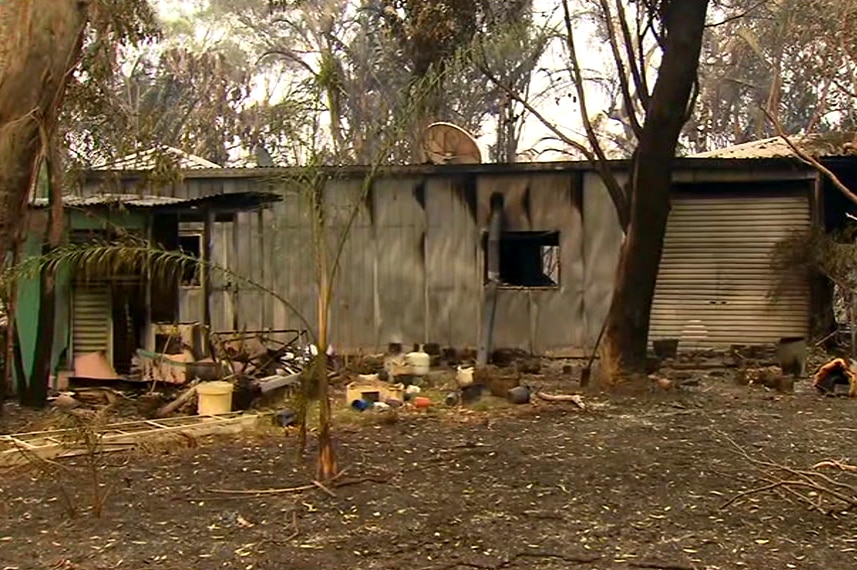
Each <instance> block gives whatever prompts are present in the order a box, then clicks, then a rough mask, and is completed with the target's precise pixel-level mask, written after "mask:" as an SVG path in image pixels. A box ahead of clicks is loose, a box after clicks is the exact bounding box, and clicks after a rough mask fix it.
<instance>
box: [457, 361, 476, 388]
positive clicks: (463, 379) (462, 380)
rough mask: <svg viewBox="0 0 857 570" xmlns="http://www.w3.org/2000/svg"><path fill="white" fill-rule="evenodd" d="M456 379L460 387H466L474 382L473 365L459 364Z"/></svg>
mask: <svg viewBox="0 0 857 570" xmlns="http://www.w3.org/2000/svg"><path fill="white" fill-rule="evenodd" d="M455 380H456V381H457V382H458V386H459V387H460V388H466V387H467V386H470V385H471V384H473V367H472V366H467V367H464V366H459V367H458V371H457V373H456V375H455Z"/></svg>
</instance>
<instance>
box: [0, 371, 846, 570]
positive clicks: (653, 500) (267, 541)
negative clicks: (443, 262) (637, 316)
mask: <svg viewBox="0 0 857 570" xmlns="http://www.w3.org/2000/svg"><path fill="white" fill-rule="evenodd" d="M804 384H805V381H804ZM801 388H803V389H800V390H798V393H797V394H794V395H786V396H781V395H775V394H773V393H770V392H767V391H765V390H764V389H761V388H752V387H750V388H748V387H739V386H735V385H734V384H732V383H731V382H729V381H727V380H726V379H715V378H706V379H705V380H704V381H703V382H702V383H701V384H700V386H698V387H696V388H692V389H684V390H674V391H671V392H661V393H658V394H649V395H645V396H639V397H634V398H631V397H624V398H612V399H609V398H604V397H601V398H598V397H595V396H593V397H590V398H589V402H590V404H592V406H591V407H590V409H588V410H586V411H578V410H576V409H574V408H573V407H571V405H570V404H547V403H539V404H535V405H532V406H521V407H517V408H514V409H503V410H494V411H491V412H485V413H466V414H460V415H457V416H456V415H452V416H450V415H432V414H415V415H412V416H408V415H401V416H400V417H399V418H398V421H396V422H395V423H388V424H384V425H380V424H379V425H363V426H360V427H348V428H340V429H339V430H338V432H337V445H338V451H339V458H340V461H341V464H342V465H343V466H344V467H346V468H347V472H346V474H345V475H344V476H343V479H342V481H343V482H344V483H348V484H347V485H343V486H340V487H337V488H336V489H335V490H334V492H335V494H336V496H335V497H331V496H329V495H328V494H326V493H325V492H323V491H322V490H319V489H314V490H308V491H304V492H284V493H278V494H256V495H253V494H241V495H238V494H233V495H228V494H227V495H223V494H216V493H212V492H211V491H212V489H237V490H253V489H270V488H283V487H290V486H297V485H305V484H307V483H308V482H309V481H311V480H312V465H311V463H312V461H304V462H300V461H298V460H297V458H296V456H295V452H294V446H295V438H294V436H292V435H284V434H282V433H270V432H268V433H264V434H255V435H252V436H246V435H245V436H242V437H240V438H237V439H230V440H224V439H223V438H221V439H219V440H217V441H210V442H200V445H199V446H197V447H195V448H190V449H173V450H170V451H168V452H155V451H152V452H150V453H147V454H143V455H135V456H131V457H124V458H120V457H118V456H116V455H113V456H109V457H108V456H105V461H106V462H107V463H111V464H113V465H108V466H104V467H103V468H102V478H103V480H105V481H114V482H116V486H115V489H114V491H113V493H112V494H111V495H110V497H109V499H108V503H107V505H106V507H105V512H104V515H103V517H102V518H100V519H99V518H95V517H93V516H92V515H91V513H85V512H84V513H82V514H81V515H80V516H78V517H77V518H75V519H74V520H69V519H68V518H67V517H66V516H65V515H64V513H63V509H62V507H61V501H60V500H59V499H58V498H57V497H58V489H59V487H58V486H57V485H56V484H55V483H54V482H52V481H51V480H49V479H47V478H46V477H45V476H44V475H38V474H36V473H33V472H23V473H22V472H15V473H5V474H3V480H2V493H0V568H5V569H21V570H23V569H31V568H32V569H46V568H62V569H80V570H84V569H86V570H95V569H107V568H128V569H131V570H139V569H143V568H159V569H177V570H178V569H187V570H191V569H193V570H206V569H215V568H230V569H246V570H250V569H295V570H297V569H317V568H324V569H329V570H336V569H343V570H344V569H399V568H409V569H411V570H423V569H425V570H440V569H464V568H483V569H499V568H510V569H515V568H540V569H563V568H581V569H587V568H593V569H607V568H619V569H621V568H661V569H672V570H683V569H717V568H720V569H727V568H729V569H733V568H749V569H758V568H777V569H780V568H799V569H809V568H818V569H840V568H842V569H844V568H854V567H855V565H857V535H855V534H854V532H853V529H854V522H855V521H854V517H857V514H855V515H842V516H839V517H832V516H825V515H823V514H820V513H817V512H814V511H810V510H808V509H807V508H806V507H802V506H800V505H796V504H792V503H788V502H786V501H785V500H784V499H781V498H778V497H777V496H770V495H765V496H757V497H755V499H754V500H753V501H750V502H745V503H742V504H737V505H734V506H732V507H729V508H728V509H726V510H721V509H720V507H721V506H722V505H723V504H724V502H725V501H726V500H727V499H728V498H729V497H731V496H733V495H734V494H735V493H737V492H739V491H741V490H744V489H747V488H748V487H749V486H753V485H756V484H757V482H756V481H755V480H754V475H753V473H754V470H753V468H752V467H751V466H750V465H748V462H747V461H746V459H744V458H743V457H742V456H741V455H740V454H739V453H736V451H735V448H734V447H733V445H732V444H731V443H730V442H729V440H730V439H731V440H733V441H734V442H736V443H737V444H738V445H740V446H741V447H743V448H744V449H745V450H746V451H747V452H749V453H751V454H754V455H755V454H760V453H764V454H765V455H767V456H768V457H770V458H771V459H773V460H775V461H777V462H782V463H786V464H789V465H795V466H807V465H811V464H813V463H814V462H816V461H818V460H821V459H825V458H834V459H847V458H848V457H849V456H853V454H854V453H855V445H854V434H855V431H857V427H852V422H853V421H854V419H855V418H857V402H855V401H853V400H847V399H830V398H822V397H819V396H817V395H815V394H813V393H811V392H810V391H808V390H807V389H806V387H805V385H804V386H802V387H801ZM69 465H70V467H69V472H68V473H66V474H64V475H62V477H61V478H60V479H59V480H62V481H64V487H65V488H66V489H69V490H71V492H72V493H73V494H74V495H75V497H76V499H75V500H76V503H77V504H78V506H79V507H80V508H81V509H84V510H85V509H86V506H87V504H88V502H87V499H86V496H87V493H88V490H89V489H90V488H91V485H89V483H88V482H87V481H88V473H87V471H86V469H81V470H77V469H75V468H73V464H71V463H69Z"/></svg>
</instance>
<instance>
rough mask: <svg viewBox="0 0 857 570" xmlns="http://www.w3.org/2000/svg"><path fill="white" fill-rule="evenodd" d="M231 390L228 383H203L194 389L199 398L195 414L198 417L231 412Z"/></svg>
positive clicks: (230, 385) (231, 387)
mask: <svg viewBox="0 0 857 570" xmlns="http://www.w3.org/2000/svg"><path fill="white" fill-rule="evenodd" d="M232 390H233V386H232V384H231V383H229V382H203V383H201V384H200V385H198V386H197V387H196V393H197V395H198V396H199V398H198V399H197V404H196V413H197V414H199V415H200V416H216V415H218V414H228V413H229V412H231V411H232Z"/></svg>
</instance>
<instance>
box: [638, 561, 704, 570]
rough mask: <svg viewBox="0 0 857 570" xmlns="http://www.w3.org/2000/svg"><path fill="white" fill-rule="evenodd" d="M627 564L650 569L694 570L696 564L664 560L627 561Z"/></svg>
mask: <svg viewBox="0 0 857 570" xmlns="http://www.w3.org/2000/svg"><path fill="white" fill-rule="evenodd" d="M628 566H630V567H631V568H651V569H652V570H696V566H686V565H684V564H671V563H664V562H628Z"/></svg>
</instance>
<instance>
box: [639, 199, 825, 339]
mask: <svg viewBox="0 0 857 570" xmlns="http://www.w3.org/2000/svg"><path fill="white" fill-rule="evenodd" d="M809 225H810V204H809V200H808V196H807V194H806V193H804V194H803V195H801V194H796V193H791V194H790V195H773V194H768V195H759V194H758V193H754V192H752V190H751V189H750V188H748V189H747V194H746V195H744V196H740V195H730V196H726V197H713V196H710V197H706V196H700V195H694V196H685V197H681V196H677V197H675V198H674V199H673V201H672V211H671V212H670V217H669V226H668V229H667V235H666V241H665V243H664V254H663V258H662V260H661V267H660V273H659V274H658V284H657V290H656V294H655V303H654V307H653V311H652V322H651V328H650V331H651V332H650V335H649V336H650V338H651V339H653V340H654V339H659V338H679V339H680V346H683V347H685V348H690V347H717V346H728V345H730V344H761V343H771V342H776V341H778V340H779V339H780V338H781V337H786V336H804V335H806V334H807V331H808V329H809V300H810V297H809V284H808V283H804V282H799V281H793V282H790V283H789V284H788V286H787V288H786V290H785V291H784V294H783V295H782V297H780V298H779V299H778V301H777V302H776V303H772V302H771V301H770V300H769V292H770V291H771V288H772V285H773V284H775V283H776V282H777V280H778V279H780V276H778V275H775V274H774V272H773V271H772V269H771V266H770V263H771V252H772V250H773V248H774V246H775V244H776V243H777V241H779V240H780V239H782V238H784V237H787V236H788V235H789V232H790V231H792V230H801V229H806V228H808V227H809Z"/></svg>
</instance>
